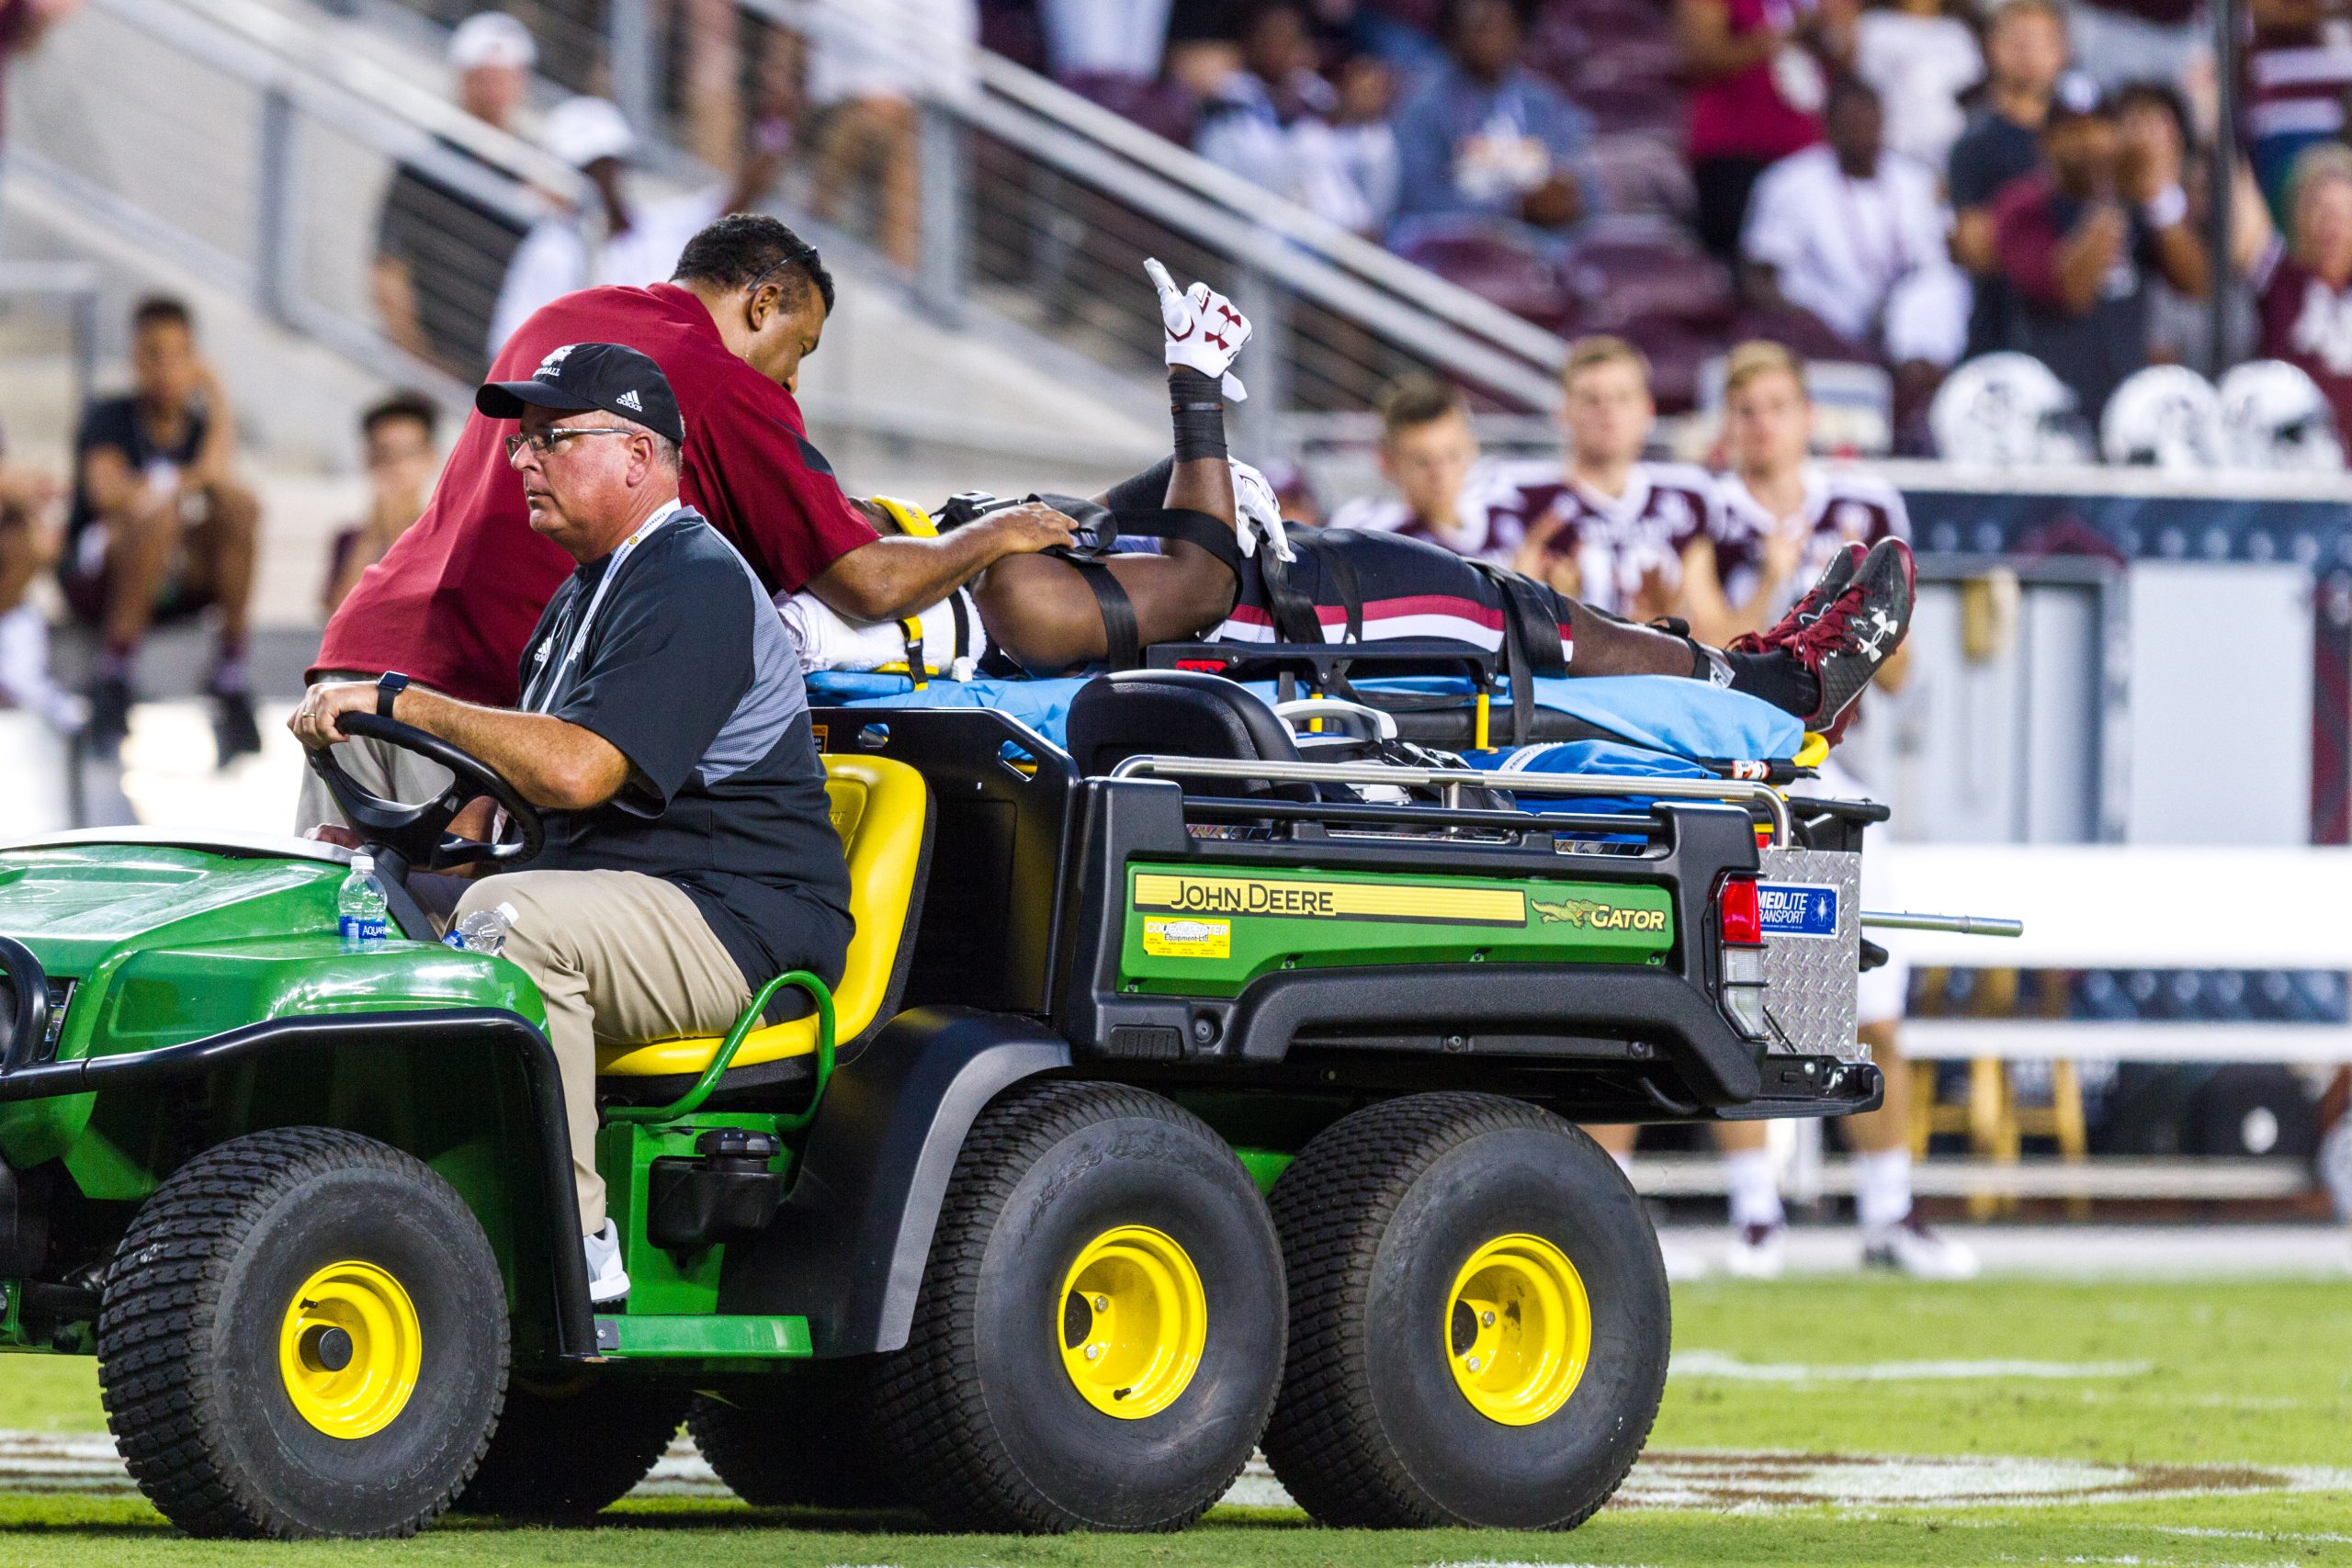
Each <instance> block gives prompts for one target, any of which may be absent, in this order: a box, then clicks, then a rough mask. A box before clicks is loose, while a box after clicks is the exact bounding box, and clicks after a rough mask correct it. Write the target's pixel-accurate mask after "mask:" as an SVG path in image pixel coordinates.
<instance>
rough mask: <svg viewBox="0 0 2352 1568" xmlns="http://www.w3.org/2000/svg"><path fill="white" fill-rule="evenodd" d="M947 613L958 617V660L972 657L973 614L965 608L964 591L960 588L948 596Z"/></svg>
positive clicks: (956, 655) (956, 654)
mask: <svg viewBox="0 0 2352 1568" xmlns="http://www.w3.org/2000/svg"><path fill="white" fill-rule="evenodd" d="M947 613H948V614H949V615H953V616H955V617H956V653H955V657H956V658H957V659H969V658H971V657H972V612H971V611H969V610H968V609H966V608H965V606H964V591H963V590H962V589H960V588H958V589H957V590H956V592H953V593H950V594H949V595H948V596H947Z"/></svg>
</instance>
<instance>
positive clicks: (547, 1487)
mask: <svg viewBox="0 0 2352 1568" xmlns="http://www.w3.org/2000/svg"><path fill="white" fill-rule="evenodd" d="M691 1398H692V1395H690V1394H688V1393H684V1391H681V1390H673V1389H664V1388H644V1387H640V1386H637V1385H633V1384H630V1383H626V1382H619V1381H617V1380H616V1379H613V1378H609V1377H598V1376H596V1375H594V1374H593V1373H588V1374H582V1375H581V1376H578V1377H576V1378H573V1379H569V1380H566V1381H564V1382H557V1383H551V1384H546V1385H541V1386H534V1385H532V1384H529V1383H526V1382H522V1381H520V1380H519V1379H518V1380H516V1381H515V1382H511V1383H509V1384H508V1385H507V1389H506V1411H505V1414H504V1415H503V1416H500V1417H499V1418H498V1430H497V1431H496V1432H494V1433H492V1436H491V1439H490V1450H489V1451H488V1452H487V1453H485V1454H483V1455H482V1460H481V1468H480V1469H478V1470H476V1471H475V1472H474V1479H473V1483H472V1484H471V1485H469V1486H468V1487H467V1488H466V1490H465V1494H464V1495H462V1496H460V1497H459V1498H458V1501H457V1503H456V1505H455V1508H456V1511H457V1512H458V1513H461V1514H498V1515H502V1516H503V1517H507V1518H515V1519H585V1518H593V1517H594V1516H596V1515H598V1514H601V1513H603V1512H604V1511H605V1509H606V1508H609V1507H611V1506H613V1505H614V1504H615V1503H617V1502H619V1501H620V1500H621V1499H622V1498H624V1497H626V1496H628V1495H629V1493H630V1492H631V1491H633V1490H635V1489H636V1486H637V1483H639V1482H640V1481H642V1480H644V1479H645V1477H646V1474H647V1472H650V1470H652V1468H653V1466H654V1463H655V1461H658V1460H660V1459H661V1457H662V1453H663V1451H664V1450H667V1449H668V1448H669V1446H670V1440H671V1438H674V1437H675V1436H676V1435H677V1431H678V1424H679V1423H680V1422H682V1421H684V1419H685V1416H686V1404H687V1402H688V1401H689V1399H691Z"/></svg>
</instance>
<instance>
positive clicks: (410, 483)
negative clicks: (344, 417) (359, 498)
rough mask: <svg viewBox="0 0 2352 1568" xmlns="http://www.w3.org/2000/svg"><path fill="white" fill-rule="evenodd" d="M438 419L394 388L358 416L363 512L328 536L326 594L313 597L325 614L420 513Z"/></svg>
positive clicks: (421, 399)
mask: <svg viewBox="0 0 2352 1568" xmlns="http://www.w3.org/2000/svg"><path fill="white" fill-rule="evenodd" d="M440 423H441V411H440V410H438V409H436V408H435V407H434V405H433V400H432V399H430V398H428V397H426V396H425V395H424V393H422V392H395V393H393V394H392V395H391V396H390V397H389V398H386V399H385V400H383V401H382V402H379V403H378V404H376V405H375V406H374V407H373V408H371V409H369V410H368V412H366V413H364V414H361V415H360V416H359V439H360V440H361V442H362V443H363V444H365V446H366V447H367V450H368V514H367V516H365V517H364V518H362V519H361V520H360V521H358V522H356V523H354V524H353V525H350V526H349V527H347V528H345V529H343V530H341V531H340V532H338V533H337V534H336V535H335V536H334V546H333V547H332V549H331V550H330V553H329V555H328V558H327V581H326V592H323V593H322V594H321V595H320V596H319V604H320V608H321V609H322V611H323V612H324V613H325V614H326V615H330V616H332V615H334V613H335V611H336V610H338V609H340V608H342V606H343V602H344V600H345V598H347V597H349V596H350V593H351V591H352V590H353V589H354V588H356V587H357V586H359V579H360V576H361V574H363V573H364V572H366V571H367V570H368V568H369V567H371V566H374V565H375V564H376V563H377V562H378V561H379V560H381V559H383V558H384V552H385V551H387V550H389V549H390V548H391V547H392V545H393V543H394V542H395V541H396V540H398V539H399V538H400V536H401V535H402V534H405V533H407V532H408V531H409V528H410V526H411V525H413V524H414V523H415V522H416V520H417V519H418V518H419V517H421V516H423V515H424V502H425V499H426V497H428V496H430V495H431V494H432V493H433V480H434V477H435V475H436V474H438V473H439V472H440V469H441V454H440V450H439V448H438V447H436V446H435V444H434V439H435V434H437V432H438V430H439V428H440Z"/></svg>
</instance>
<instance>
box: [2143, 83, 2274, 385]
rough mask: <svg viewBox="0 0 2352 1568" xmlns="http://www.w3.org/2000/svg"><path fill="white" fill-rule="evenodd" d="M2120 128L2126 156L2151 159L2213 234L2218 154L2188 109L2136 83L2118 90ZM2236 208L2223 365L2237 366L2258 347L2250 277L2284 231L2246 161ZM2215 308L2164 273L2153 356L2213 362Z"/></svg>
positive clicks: (2202, 229)
mask: <svg viewBox="0 0 2352 1568" xmlns="http://www.w3.org/2000/svg"><path fill="white" fill-rule="evenodd" d="M2115 119H2116V127H2117V129H2118V130H2119V131H2120V133H2121V135H2122V138H2123V145H2124V149H2125V152H2126V154H2127V156H2128V157H2130V158H2136V159H2139V160H2142V161H2143V162H2145V163H2146V164H2148V166H2149V167H2150V168H2151V169H2153V170H2154V174H2153V175H2152V176H2151V181H2152V183H2153V184H2154V185H2155V186H2157V187H2158V188H2160V189H2161V188H2163V187H2164V186H2176V185H2177V186H2180V187H2181V189H2182V190H2183V191H2184V192H2185V193H2186V194H2187V195H2188V225H2189V228H2190V229H2191V230H2192V231H2195V232H2196V233H2198V234H2199V235H2203V234H2205V233H2207V232H2208V227H2207V224H2208V220H2209V218H2210V216H2211V212H2212V210H2213V202H2212V194H2211V186H2212V159H2211V156H2210V155H2209V154H2208V152H2206V150H2205V149H2204V148H2202V147H2199V145H2198V144H2197V140H2196V136H2195V134H2194V132H2193V131H2192V130H2191V128H2190V122H2189V114H2188V104H2187V102H2186V101H2185V100H2184V99H2183V98H2182V96H2181V95H2180V93H2179V92H2178V91H2177V89H2175V88H2174V87H2172V86H2171V85H2168V84H2165V83H2161V82H2135V83H2132V84H2131V85H2129V86H2126V87H2125V88H2123V90H2122V91H2120V92H2119V93H2117V94H2116V95H2115ZM2231 185H2232V189H2233V199H2234V201H2235V203H2236V205H2235V206H2234V207H2233V208H2232V209H2231V214H2230V266H2229V270H2228V275H2227V276H2226V277H2225V278H2223V279H2222V280H2220V281H2221V286H2222V287H2223V288H2227V289H2228V290H2229V305H2228V309H2227V311H2226V312H2225V315H2226V320H2225V333H2224V341H2223V344H2222V354H2221V355H2220V356H2219V357H2220V359H2221V362H2222V363H2223V364H2234V363H2235V362H2237V361H2238V360H2240V359H2243V358H2245V356H2246V355H2247V354H2248V353H2249V352H2251V350H2252V349H2253V346H2254V338H2255V320H2254V305H2253V300H2252V299H2251V298H2250V295H2249V292H2248V290H2247V288H2245V285H2244V282H2243V280H2244V279H2245V278H2246V277H2248V276H2251V275H2252V273H2253V271H2254V268H2255V265H2256V263H2257V262H2258V261H2259V260H2260V259H2261V257H2262V255H2263V254H2264V252H2266V251H2267V250H2268V249H2269V247H2270V242H2271V240H2272V238H2273V237H2274V235H2275V234H2276V232H2277V231H2276V230H2274V229H2273V228H2272V226H2271V223H2270V214H2269V210H2268V209H2267V207H2266V206H2265V205H2264V203H2263V200H2262V193H2261V191H2260V190H2259V189H2258V188H2257V187H2256V185H2255V181H2254V175H2253V173H2252V171H2251V170H2249V169H2248V168H2247V167H2246V165H2245V164H2244V163H2243V162H2241V163H2240V164H2238V167H2237V173H2236V177H2235V178H2234V179H2233V181H2232V182H2231ZM2212 337H2213V313H2212V310H2211V308H2210V307H2209V306H2208V305H2207V303H2206V302H2205V301H2204V300H2202V299H2188V298H2187V297H2185V296H2183V295H2182V294H2181V293H2180V291H2179V290H2177V289H2176V288H2173V287H2172V285H2171V284H2170V283H2168V282H2166V281H2165V280H2164V279H2163V278H2161V277H2155V278H2151V279H2149V281H2148V354H2149V357H2150V358H2152V359H2157V360H2163V361H2165V362H2168V363H2172V364H2178V365H2196V366H2203V365H2209V364H2211V363H2212V362H2213V360H2214V358H2215V355H2214V354H2213V352H2212V346H2211V345H2212Z"/></svg>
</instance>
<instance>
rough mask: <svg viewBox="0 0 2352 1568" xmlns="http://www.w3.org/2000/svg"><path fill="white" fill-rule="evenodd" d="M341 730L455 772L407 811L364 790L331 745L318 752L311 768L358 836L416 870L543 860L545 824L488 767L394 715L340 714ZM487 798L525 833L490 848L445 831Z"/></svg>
mask: <svg viewBox="0 0 2352 1568" xmlns="http://www.w3.org/2000/svg"><path fill="white" fill-rule="evenodd" d="M335 728H337V729H338V730H340V731H341V732H342V733H343V734H345V735H350V736H357V737H360V738H362V739H370V740H381V741H383V742H384V743H386V744H387V745H390V746H397V747H399V748H400V749H401V750H403V751H410V752H413V753H414V754H415V755H417V756H419V757H423V758H424V759H425V760H426V761H432V762H438V763H440V764H441V765H442V766H443V767H445V768H447V769H448V770H449V773H450V774H451V775H452V776H451V778H450V780H449V783H448V784H447V786H446V787H444V788H443V790H442V791H441V793H440V794H439V795H435V796H434V797H433V798H432V799H431V800H428V801H424V802H423V803H421V804H418V805H414V806H407V805H402V804H401V802H399V801H396V800H385V799H382V798H381V797H379V796H378V795H370V794H369V793H368V791H366V790H364V789H362V788H360V787H359V784H358V783H357V781H356V780H354V779H353V778H352V776H351V775H350V774H349V773H345V771H344V767H343V764H342V763H341V762H339V761H336V760H335V749H334V747H333V746H321V747H317V748H314V749H312V750H311V751H310V752H309V753H308V754H309V757H310V761H311V772H313V773H317V774H318V775H319V778H320V780H321V781H322V783H324V784H325V785H326V786H327V793H328V794H329V795H333V796H334V803H335V805H336V806H338V807H342V809H343V814H344V816H345V818H348V819H349V821H350V823H351V825H352V827H353V828H354V829H356V830H357V831H358V833H359V835H360V837H361V838H362V839H365V840H368V842H370V843H379V844H382V845H383V846H384V847H385V848H387V849H390V850H391V851H393V852H396V853H398V854H399V855H400V856H401V859H403V860H405V861H406V862H408V863H409V866H410V869H412V870H414V871H451V870H455V869H456V868H457V867H458V866H463V865H478V864H483V863H487V864H489V865H491V866H492V867H494V868H496V869H498V870H502V871H503V870H504V869H506V868H507V867H509V866H513V865H519V864H521V863H523V862H525V861H527V860H529V859H531V858H532V857H533V856H535V855H537V853H538V852H539V846H540V845H541V844H542V843H544V842H545V841H546V839H547V826H546V824H545V823H543V822H542V821H541V820H540V819H539V810H538V807H536V806H533V805H532V804H531V803H530V802H529V801H527V800H525V799H524V798H523V796H522V795H521V794H520V793H519V792H518V791H517V790H516V789H515V786H514V785H513V784H508V783H507V782H506V781H505V780H504V779H503V778H501V777H499V776H498V774H496V773H492V772H491V771H490V769H489V767H488V766H486V765H485V764H483V763H482V762H481V761H478V760H476V759H475V758H474V757H472V756H470V755H469V754H468V753H466V752H464V751H460V750H458V748H456V747H455V746H452V745H450V744H449V743H448V742H447V740H444V739H441V738H440V737H439V736H437V735H432V734H428V733H427V732H425V731H424V730H422V729H419V728H416V727H415V726H414V725H413V724H402V723H401V721H400V720H398V719H396V718H383V717H379V716H377V715H375V714H372V713H362V712H356V711H354V712H346V713H344V714H341V715H339V716H337V717H336V719H335ZM481 795H488V796H490V798H491V799H492V800H494V801H496V802H497V803H498V805H499V807H500V808H501V809H502V810H503V811H504V812H505V813H506V818H507V820H508V821H510V822H512V823H513V824H514V825H515V828H516V829H517V830H518V831H520V833H521V834H522V837H521V838H520V839H517V840H507V841H505V842H502V843H496V844H488V843H484V842H482V841H481V840H479V839H461V838H459V837H458V836H457V835H456V834H454V833H451V832H449V831H448V830H447V829H448V826H449V824H450V823H451V822H452V821H453V820H455V819H456V818H457V815H458V812H460V811H462V810H464V809H465V808H466V805H467V803H468V802H469V801H471V800H473V799H475V798H476V797H478V796H481Z"/></svg>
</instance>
